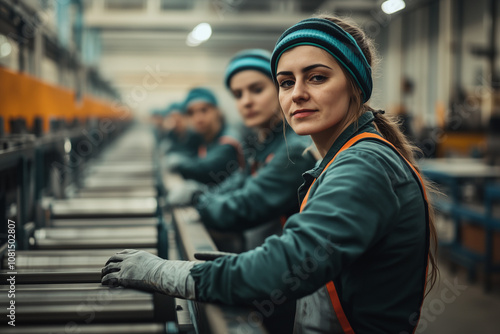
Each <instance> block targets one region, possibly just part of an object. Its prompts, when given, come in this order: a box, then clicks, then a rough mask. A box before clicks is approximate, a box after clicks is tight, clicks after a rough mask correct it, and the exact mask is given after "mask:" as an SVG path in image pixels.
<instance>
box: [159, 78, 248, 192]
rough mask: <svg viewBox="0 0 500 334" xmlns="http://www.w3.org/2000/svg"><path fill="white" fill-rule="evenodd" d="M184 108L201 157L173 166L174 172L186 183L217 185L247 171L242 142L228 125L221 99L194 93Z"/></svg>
mask: <svg viewBox="0 0 500 334" xmlns="http://www.w3.org/2000/svg"><path fill="white" fill-rule="evenodd" d="M183 108H184V110H185V112H186V113H187V115H188V119H189V122H190V124H191V125H192V127H193V128H194V130H195V131H196V132H197V133H198V134H199V135H200V136H201V138H202V143H201V144H200V145H199V146H198V156H197V157H185V158H184V159H176V161H175V162H174V163H169V164H168V166H169V167H170V169H171V170H172V171H174V172H178V173H180V174H181V175H182V176H183V177H184V178H186V179H192V180H195V181H198V182H202V183H206V184H209V185H215V184H217V183H219V182H221V181H223V180H224V179H225V178H227V177H228V176H229V175H230V174H231V173H233V172H234V171H236V170H238V169H239V168H243V167H244V164H245V163H244V158H243V153H242V148H241V144H240V141H239V140H238V139H237V136H236V135H235V134H234V133H232V132H231V131H230V129H229V127H228V126H227V125H226V124H225V122H224V117H223V115H222V112H221V111H220V109H219V108H218V106H217V99H216V98H215V95H214V94H213V93H212V92H211V91H210V90H208V89H206V88H202V87H198V88H193V89H191V90H190V91H189V93H188V94H187V97H186V100H185V101H184V107H183ZM221 175H222V176H221Z"/></svg>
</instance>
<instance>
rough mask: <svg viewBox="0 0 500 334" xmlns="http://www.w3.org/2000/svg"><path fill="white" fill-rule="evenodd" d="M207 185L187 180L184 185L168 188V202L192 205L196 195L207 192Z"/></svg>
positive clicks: (176, 204)
mask: <svg viewBox="0 0 500 334" xmlns="http://www.w3.org/2000/svg"><path fill="white" fill-rule="evenodd" d="M206 189H207V186H206V185H204V184H202V183H199V182H196V181H193V180H185V182H184V183H183V185H182V187H179V188H173V189H168V193H167V202H168V203H169V204H170V205H173V206H182V205H191V204H192V203H193V199H194V198H195V197H196V195H199V194H200V193H203V192H205V191H206Z"/></svg>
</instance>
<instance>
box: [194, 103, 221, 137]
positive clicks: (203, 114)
mask: <svg viewBox="0 0 500 334" xmlns="http://www.w3.org/2000/svg"><path fill="white" fill-rule="evenodd" d="M187 115H188V118H189V121H190V123H191V125H192V126H193V128H194V129H195V131H196V132H198V133H199V134H201V135H202V136H210V135H213V133H212V132H214V131H215V129H218V128H219V125H220V122H221V115H220V111H219V109H217V108H216V107H215V106H213V105H212V104H210V103H207V102H204V101H195V102H192V103H190V104H189V106H188V109H187Z"/></svg>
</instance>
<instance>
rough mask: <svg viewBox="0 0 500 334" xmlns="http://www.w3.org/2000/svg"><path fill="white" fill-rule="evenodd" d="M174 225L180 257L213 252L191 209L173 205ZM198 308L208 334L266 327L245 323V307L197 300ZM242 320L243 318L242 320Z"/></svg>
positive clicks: (255, 331) (258, 332) (261, 330)
mask: <svg viewBox="0 0 500 334" xmlns="http://www.w3.org/2000/svg"><path fill="white" fill-rule="evenodd" d="M173 214H174V218H175V219H174V221H175V226H176V232H177V233H178V235H177V240H178V241H179V247H180V251H181V254H182V257H183V258H184V259H185V260H190V261H193V260H195V258H194V253H196V252H203V251H217V247H216V246H215V244H214V242H213V241H212V239H211V238H210V235H209V234H208V232H207V230H206V229H205V226H204V225H203V223H202V222H201V221H200V216H199V214H198V212H197V211H196V209H195V208H193V207H185V208H177V209H175V210H174V211H173ZM197 305H198V308H199V309H200V310H201V311H202V316H204V317H205V321H206V322H207V326H208V329H209V331H210V333H237V332H239V331H244V332H245V333H253V334H263V333H267V331H266V329H265V328H263V327H262V326H260V325H254V326H250V325H249V324H247V323H245V321H246V319H249V318H248V314H249V313H250V312H251V310H250V309H249V308H245V307H237V306H229V305H216V304H208V303H198V304H197ZM242 319H245V320H243V321H242Z"/></svg>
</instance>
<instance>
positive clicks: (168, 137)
mask: <svg viewBox="0 0 500 334" xmlns="http://www.w3.org/2000/svg"><path fill="white" fill-rule="evenodd" d="M164 141H165V142H166V149H165V153H166V154H167V155H168V154H172V153H174V154H183V155H185V156H187V157H196V156H197V155H198V147H199V146H200V145H201V143H202V138H201V137H200V135H198V134H197V133H196V132H194V131H193V130H191V129H187V131H186V132H185V133H184V134H182V135H179V134H178V133H176V132H175V131H173V130H172V131H168V132H165V135H164Z"/></svg>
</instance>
